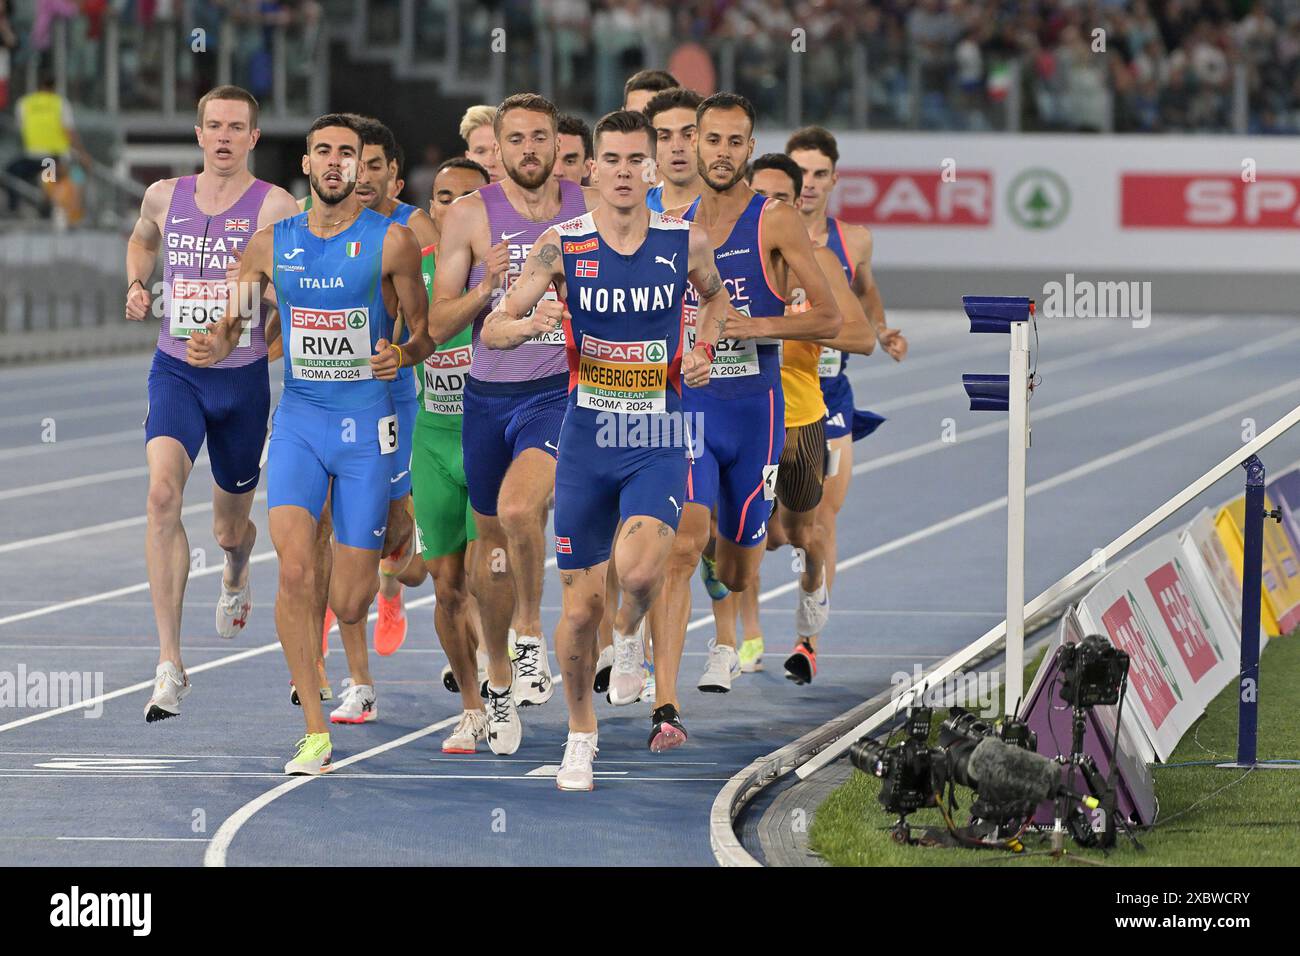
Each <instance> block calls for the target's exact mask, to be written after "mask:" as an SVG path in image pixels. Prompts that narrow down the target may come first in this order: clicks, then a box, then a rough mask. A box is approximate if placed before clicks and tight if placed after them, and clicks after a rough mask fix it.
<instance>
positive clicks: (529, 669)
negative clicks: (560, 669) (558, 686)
mask: <svg viewBox="0 0 1300 956" xmlns="http://www.w3.org/2000/svg"><path fill="white" fill-rule="evenodd" d="M547 657H548V655H547V653H546V640H545V639H544V638H541V637H524V636H522V635H521V636H519V637H517V638H515V682H514V694H515V704H517V705H518V706H520V707H534V706H540V705H541V704H544V703H546V702H547V701H548V700H550V699H551V695H552V694H554V693H555V681H554V679H553V678H552V677H551V665H550V662H549V660H548V659H547Z"/></svg>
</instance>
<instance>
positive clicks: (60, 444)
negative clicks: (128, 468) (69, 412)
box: [0, 425, 144, 461]
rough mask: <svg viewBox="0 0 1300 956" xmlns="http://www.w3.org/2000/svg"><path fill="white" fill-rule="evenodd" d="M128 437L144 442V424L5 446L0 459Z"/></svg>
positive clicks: (96, 444)
mask: <svg viewBox="0 0 1300 956" xmlns="http://www.w3.org/2000/svg"><path fill="white" fill-rule="evenodd" d="M129 438H138V439H140V443H141V444H144V425H137V426H136V427H135V428H130V429H127V430H126V431H121V432H109V433H108V434H107V435H90V436H88V437H86V438H68V439H62V440H60V441H52V442H42V443H41V444H39V445H20V446H18V447H17V448H5V449H3V450H0V461H12V460H13V459H15V458H29V457H31V456H32V455H43V454H46V453H47V452H52V451H68V450H69V449H78V448H96V447H98V446H100V445H112V444H115V443H117V442H122V441H126V440H127V439H129Z"/></svg>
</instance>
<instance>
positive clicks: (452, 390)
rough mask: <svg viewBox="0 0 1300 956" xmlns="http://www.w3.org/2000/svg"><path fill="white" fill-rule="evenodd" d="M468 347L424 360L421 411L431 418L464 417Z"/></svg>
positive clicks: (461, 347)
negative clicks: (443, 416)
mask: <svg viewBox="0 0 1300 956" xmlns="http://www.w3.org/2000/svg"><path fill="white" fill-rule="evenodd" d="M472 355H473V352H472V350H471V347H470V346H468V345H461V346H459V347H457V348H453V349H446V350H445V351H439V352H434V353H433V354H432V355H430V356H429V357H428V358H427V359H425V360H424V410H425V411H426V412H432V413H433V414H434V415H455V416H461V415H464V414H465V376H466V375H467V374H468V373H469V363H470V358H471V356H472Z"/></svg>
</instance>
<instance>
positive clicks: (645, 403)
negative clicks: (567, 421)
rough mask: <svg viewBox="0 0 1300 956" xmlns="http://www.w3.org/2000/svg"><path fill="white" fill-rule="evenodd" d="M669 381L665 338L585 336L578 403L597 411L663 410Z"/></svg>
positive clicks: (579, 363) (580, 358) (580, 362)
mask: <svg viewBox="0 0 1300 956" xmlns="http://www.w3.org/2000/svg"><path fill="white" fill-rule="evenodd" d="M667 384H668V346H667V343H666V342H665V341H664V340H663V339H650V340H648V341H644V342H607V341H605V340H604V339H598V338H596V337H595V336H594V335H584V336H583V337H582V354H581V355H580V357H579V359H578V405H579V406H580V407H582V408H591V409H595V410H596V411H604V412H618V413H621V414H627V413H629V412H662V411H664V410H665V409H664V393H665V389H666V387H667Z"/></svg>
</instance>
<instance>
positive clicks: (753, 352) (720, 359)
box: [682, 305, 759, 381]
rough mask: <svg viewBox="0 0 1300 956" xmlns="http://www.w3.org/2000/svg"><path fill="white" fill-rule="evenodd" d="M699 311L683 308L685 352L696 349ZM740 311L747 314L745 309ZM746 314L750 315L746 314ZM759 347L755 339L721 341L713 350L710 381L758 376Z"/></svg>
mask: <svg viewBox="0 0 1300 956" xmlns="http://www.w3.org/2000/svg"><path fill="white" fill-rule="evenodd" d="M698 311H699V309H698V308H697V307H696V306H693V305H683V306H682V318H683V319H684V320H685V321H684V330H685V334H686V344H685V346H684V351H686V352H689V351H690V350H691V349H693V348H695V316H696V313H697V312H698ZM740 311H742V312H745V310H744V309H741V310H740ZM746 314H748V313H747V312H746ZM758 371H759V367H758V346H757V344H756V343H755V342H754V340H753V339H720V340H719V341H718V344H717V346H716V347H715V348H714V350H713V365H712V366H711V368H710V370H709V380H710V381H713V380H714V379H719V378H742V377H744V376H746V375H757V374H758Z"/></svg>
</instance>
